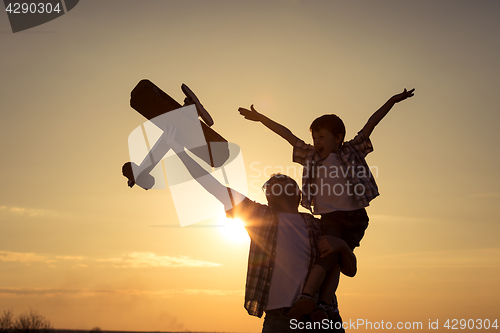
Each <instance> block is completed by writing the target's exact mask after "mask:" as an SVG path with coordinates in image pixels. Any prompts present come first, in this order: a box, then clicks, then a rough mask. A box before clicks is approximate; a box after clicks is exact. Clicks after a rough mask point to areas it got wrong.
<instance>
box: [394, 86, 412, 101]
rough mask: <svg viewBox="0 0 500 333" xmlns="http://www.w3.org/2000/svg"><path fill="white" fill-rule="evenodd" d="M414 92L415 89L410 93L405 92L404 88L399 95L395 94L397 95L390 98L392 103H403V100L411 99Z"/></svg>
mask: <svg viewBox="0 0 500 333" xmlns="http://www.w3.org/2000/svg"><path fill="white" fill-rule="evenodd" d="M414 91H415V88H413V89H412V90H410V91H406V88H405V90H404V91H403V92H402V93H401V94H397V95H394V96H392V100H393V102H394V103H398V102H401V101H404V100H405V99H407V98H409V97H412V96H413V92H414Z"/></svg>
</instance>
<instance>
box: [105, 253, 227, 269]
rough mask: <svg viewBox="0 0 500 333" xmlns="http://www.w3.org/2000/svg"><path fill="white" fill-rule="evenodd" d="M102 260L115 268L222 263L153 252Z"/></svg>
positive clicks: (192, 265)
mask: <svg viewBox="0 0 500 333" xmlns="http://www.w3.org/2000/svg"><path fill="white" fill-rule="evenodd" d="M97 261H100V262H110V263H112V264H113V267H115V268H146V267H218V266H221V264H218V263H213V262H209V261H203V260H196V259H191V258H189V257H186V256H179V257H170V256H158V255H156V254H155V253H153V252H132V253H128V254H124V255H123V256H122V257H121V258H109V259H97Z"/></svg>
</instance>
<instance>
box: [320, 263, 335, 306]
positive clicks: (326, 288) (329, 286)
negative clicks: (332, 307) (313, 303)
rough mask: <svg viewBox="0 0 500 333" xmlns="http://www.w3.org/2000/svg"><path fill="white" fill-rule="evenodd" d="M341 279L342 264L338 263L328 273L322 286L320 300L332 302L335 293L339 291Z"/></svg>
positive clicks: (327, 302)
mask: <svg viewBox="0 0 500 333" xmlns="http://www.w3.org/2000/svg"><path fill="white" fill-rule="evenodd" d="M339 280H340V265H339V264H336V265H335V267H333V269H332V270H331V271H330V272H329V273H328V275H327V276H326V278H325V281H324V282H323V285H322V287H321V293H320V295H319V300H320V301H322V302H325V303H326V304H330V303H331V302H332V299H333V295H335V292H336V291H337V287H338V286H339Z"/></svg>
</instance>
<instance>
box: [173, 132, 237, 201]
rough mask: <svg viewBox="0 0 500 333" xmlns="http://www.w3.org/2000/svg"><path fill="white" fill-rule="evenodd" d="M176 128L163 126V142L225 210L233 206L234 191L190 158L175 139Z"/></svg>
mask: <svg viewBox="0 0 500 333" xmlns="http://www.w3.org/2000/svg"><path fill="white" fill-rule="evenodd" d="M175 133H176V128H173V127H170V128H165V133H164V134H165V135H164V141H165V144H166V145H167V146H168V147H170V148H172V150H173V151H174V152H175V153H176V154H177V156H178V157H179V158H180V159H181V161H182V163H184V166H185V167H186V169H187V170H188V172H189V173H190V174H191V176H192V177H193V178H194V179H196V181H197V182H198V183H199V184H200V185H201V186H203V188H205V190H207V191H208V192H209V193H210V194H212V195H213V196H214V197H215V198H217V200H219V201H220V202H221V203H222V204H223V205H224V208H225V209H226V210H228V209H229V208H233V203H234V200H233V198H232V196H233V194H235V193H236V192H235V191H234V190H232V189H230V188H228V187H226V186H224V185H222V184H221V183H220V182H219V181H218V180H217V179H215V178H214V177H213V176H212V175H211V174H210V173H209V172H207V171H206V170H205V169H203V168H202V167H201V166H200V165H199V164H198V163H197V162H196V161H195V160H193V159H192V158H191V156H189V155H188V154H187V152H186V151H185V150H184V147H182V146H181V145H179V143H178V142H177V141H176V140H175ZM240 197H241V195H239V197H238V200H237V202H240V201H241V200H242V198H240Z"/></svg>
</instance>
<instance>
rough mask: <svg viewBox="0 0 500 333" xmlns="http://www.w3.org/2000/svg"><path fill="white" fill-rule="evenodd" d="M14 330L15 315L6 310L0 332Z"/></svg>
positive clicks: (0, 324) (1, 319) (0, 322)
mask: <svg viewBox="0 0 500 333" xmlns="http://www.w3.org/2000/svg"><path fill="white" fill-rule="evenodd" d="M13 328H14V313H13V312H12V310H4V311H3V315H2V316H1V317H0V332H4V331H10V330H12V329H13Z"/></svg>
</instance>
